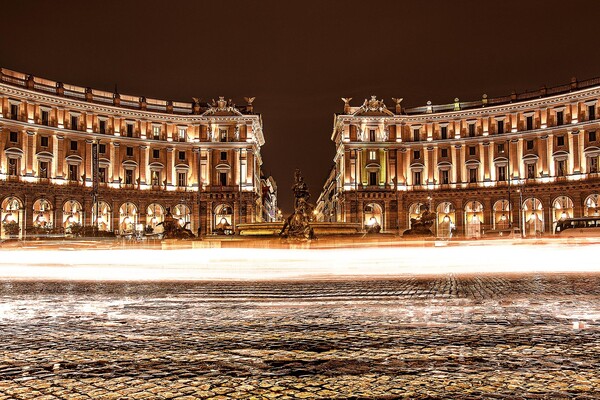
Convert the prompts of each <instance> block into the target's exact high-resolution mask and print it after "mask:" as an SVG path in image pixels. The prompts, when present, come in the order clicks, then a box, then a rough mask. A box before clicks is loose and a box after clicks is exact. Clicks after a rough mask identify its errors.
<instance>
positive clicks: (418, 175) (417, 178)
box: [413, 171, 421, 185]
mask: <svg viewBox="0 0 600 400" xmlns="http://www.w3.org/2000/svg"><path fill="white" fill-rule="evenodd" d="M420 184H421V171H415V172H414V173H413V185H420Z"/></svg>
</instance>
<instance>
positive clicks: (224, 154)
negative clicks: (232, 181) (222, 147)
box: [221, 151, 227, 161]
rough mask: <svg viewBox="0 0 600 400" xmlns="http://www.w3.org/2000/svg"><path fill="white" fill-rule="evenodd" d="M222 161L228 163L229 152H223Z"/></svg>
mask: <svg viewBox="0 0 600 400" xmlns="http://www.w3.org/2000/svg"><path fill="white" fill-rule="evenodd" d="M221 161H227V152H226V151H222V152H221Z"/></svg>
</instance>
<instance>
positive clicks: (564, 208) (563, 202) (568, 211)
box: [552, 196, 573, 233]
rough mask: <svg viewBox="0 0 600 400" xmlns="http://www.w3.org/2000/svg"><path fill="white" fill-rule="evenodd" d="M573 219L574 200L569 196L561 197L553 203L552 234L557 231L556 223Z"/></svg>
mask: <svg viewBox="0 0 600 400" xmlns="http://www.w3.org/2000/svg"><path fill="white" fill-rule="evenodd" d="M572 217H573V200H571V198H570V197H568V196H559V197H557V198H556V199H554V201H553V202H552V233H554V232H555V231H556V223H557V222H558V221H560V220H563V219H566V218H572Z"/></svg>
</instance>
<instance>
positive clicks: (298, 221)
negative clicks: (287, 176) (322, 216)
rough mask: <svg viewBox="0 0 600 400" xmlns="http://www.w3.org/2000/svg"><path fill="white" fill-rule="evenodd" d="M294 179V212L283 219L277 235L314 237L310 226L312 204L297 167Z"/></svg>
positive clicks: (297, 237) (301, 237) (298, 237)
mask: <svg viewBox="0 0 600 400" xmlns="http://www.w3.org/2000/svg"><path fill="white" fill-rule="evenodd" d="M294 180H295V182H294V186H292V191H293V192H294V212H293V213H292V214H291V215H290V216H289V217H287V219H286V220H285V223H284V224H283V228H282V229H281V232H279V236H281V237H284V238H291V239H314V238H315V236H314V232H313V230H312V228H311V227H310V221H311V220H312V218H313V210H314V206H313V205H312V204H310V203H309V202H308V199H309V198H310V192H309V191H308V186H307V185H306V183H305V182H304V178H302V174H301V172H300V170H299V169H297V170H296V172H295V174H294Z"/></svg>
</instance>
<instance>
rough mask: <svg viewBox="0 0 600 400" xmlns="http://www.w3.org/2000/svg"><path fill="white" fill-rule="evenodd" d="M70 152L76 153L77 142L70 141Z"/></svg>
mask: <svg viewBox="0 0 600 400" xmlns="http://www.w3.org/2000/svg"><path fill="white" fill-rule="evenodd" d="M71 151H77V141H76V140H71Z"/></svg>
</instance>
